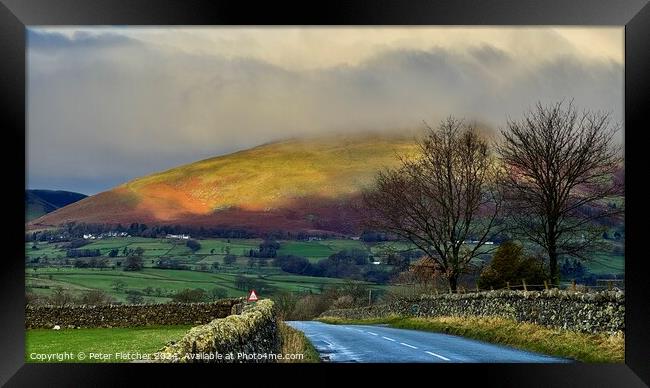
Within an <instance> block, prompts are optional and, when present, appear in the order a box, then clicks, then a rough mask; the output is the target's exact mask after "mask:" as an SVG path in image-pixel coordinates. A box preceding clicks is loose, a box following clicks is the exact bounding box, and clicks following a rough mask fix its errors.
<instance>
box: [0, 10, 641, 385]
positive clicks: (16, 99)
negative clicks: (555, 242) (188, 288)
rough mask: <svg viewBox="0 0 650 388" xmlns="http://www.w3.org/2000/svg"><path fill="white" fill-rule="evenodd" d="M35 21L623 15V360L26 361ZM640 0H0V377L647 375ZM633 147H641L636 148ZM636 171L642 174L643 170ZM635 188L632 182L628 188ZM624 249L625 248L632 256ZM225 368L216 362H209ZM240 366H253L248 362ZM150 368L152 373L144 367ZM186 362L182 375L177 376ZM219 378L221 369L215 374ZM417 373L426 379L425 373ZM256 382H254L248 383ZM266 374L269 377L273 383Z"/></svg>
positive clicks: (605, 19)
mask: <svg viewBox="0 0 650 388" xmlns="http://www.w3.org/2000/svg"><path fill="white" fill-rule="evenodd" d="M36 25H608V26H625V143H626V178H627V179H626V206H627V208H628V209H633V210H632V211H628V212H627V214H626V247H625V250H626V251H625V257H626V263H625V283H626V316H625V319H626V341H625V342H626V343H625V364H581V363H574V364H549V365H546V364H544V365H542V364H453V365H452V364H436V365H422V364H420V365H405V364H391V365H381V366H380V367H379V368H378V367H377V365H340V364H338V365H334V364H323V365H304V364H301V365H295V364H294V365H286V364H280V365H265V366H259V365H255V366H254V368H255V369H251V368H252V367H251V366H250V365H233V366H230V367H223V366H221V367H216V366H207V365H185V366H183V365H159V364H147V365H144V364H111V365H99V364H90V365H78V364H56V365H45V364H26V363H25V362H24V336H25V328H24V286H25V285H24V280H25V276H24V271H25V267H24V260H23V259H22V257H23V255H24V244H23V241H24V235H23V231H22V230H21V228H20V227H19V226H18V225H19V224H20V225H22V226H23V227H24V209H22V208H20V207H18V206H16V205H15V204H17V203H20V202H19V201H24V188H23V187H22V186H24V183H25V175H24V172H23V171H22V170H21V169H20V168H21V167H24V163H25V135H26V115H25V109H26V106H25V104H26V87H25V86H26V83H25V71H26V70H25V42H26V29H25V27H26V26H36ZM649 47H650V5H648V1H647V0H625V1H620V0H619V1H608V0H572V1H565V0H546V1H538V0H491V1H479V0H456V1H444V2H443V1H431V0H430V1H423V0H410V1H399V0H390V1H388V0H376V1H373V2H369V1H363V0H354V1H346V2H340V3H336V2H325V1H319V2H302V3H299V4H282V3H279V2H259V3H257V4H251V3H249V2H242V1H239V2H237V1H203V0H202V1H174V0H158V1H155V2H152V1H148V0H130V1H128V0H124V1H118V0H85V1H75V0H56V1H54V0H49V1H48V0H0V53H1V54H0V58H1V60H0V67H1V68H2V71H0V106H2V113H3V114H2V118H3V122H4V124H3V126H2V128H3V131H2V133H3V135H4V136H3V140H4V146H5V147H4V152H3V158H4V159H5V163H4V166H6V168H5V169H4V172H5V177H6V176H8V179H9V180H10V182H8V183H7V184H8V187H6V188H5V193H4V194H5V198H6V201H7V202H6V203H7V205H8V206H6V207H5V210H6V211H5V214H6V217H7V216H8V217H10V222H8V227H7V229H6V232H5V235H6V236H9V237H8V239H10V240H11V241H12V242H13V243H12V244H11V249H5V250H4V253H5V255H4V257H3V263H2V266H1V267H0V276H1V278H2V281H0V300H1V304H0V331H1V334H0V350H2V357H1V358H0V385H2V384H5V383H6V384H7V386H16V387H23V386H40V385H41V383H42V384H44V385H47V386H66V387H73V386H75V387H76V386H87V385H91V386H101V385H110V386H116V385H128V383H132V384H135V383H136V381H137V379H138V376H139V375H141V374H143V373H147V375H148V376H147V379H148V380H147V383H148V384H147V385H154V384H155V380H159V381H162V382H170V381H171V380H169V379H170V378H171V377H173V376H178V375H179V374H181V373H182V374H183V376H184V377H183V380H185V381H186V385H188V384H195V383H196V384H199V383H198V377H199V375H203V376H201V377H207V378H208V380H207V381H208V382H209V383H211V384H212V383H215V384H216V383H217V382H220V381H224V382H225V381H226V380H227V378H226V377H228V376H226V375H229V376H230V377H231V378H235V379H240V381H241V382H242V383H251V382H253V381H255V380H257V382H268V383H270V385H271V386H274V385H278V384H282V385H284V384H288V383H291V382H292V381H294V382H297V383H300V384H308V383H309V381H312V380H317V382H318V383H321V384H325V383H329V384H335V383H339V382H340V381H341V378H340V377H339V375H338V374H336V373H332V372H340V371H342V372H349V373H352V374H354V375H355V376H356V377H361V378H362V379H363V380H364V385H368V384H369V383H371V382H373V381H377V382H381V381H386V380H385V379H386V377H387V376H389V377H396V378H397V379H398V380H400V379H401V380H402V381H403V382H404V383H408V384H415V383H416V381H418V379H420V378H424V379H431V380H428V381H432V382H433V381H437V382H439V383H440V384H445V383H444V381H445V380H447V379H450V378H451V379H452V380H449V381H453V384H454V385H458V384H461V385H463V384H466V383H469V382H476V383H478V384H482V385H486V384H487V385H497V386H501V387H506V386H517V387H521V386H526V387H534V386H540V387H551V386H556V385H565V386H589V387H597V386H623V387H636V386H640V387H642V386H645V385H648V384H650V362H649V360H650V351H649V350H648V345H650V334H649V331H648V330H647V327H646V326H647V325H648V323H650V303H648V289H649V288H650V287H649V286H648V281H647V276H648V272H647V271H644V269H645V268H644V264H645V263H644V259H645V258H644V257H643V252H642V244H643V242H642V241H641V240H640V239H642V238H643V229H641V227H640V225H642V221H643V220H644V218H645V217H644V215H645V214H644V212H643V211H641V210H642V209H643V204H642V203H641V201H640V200H638V199H637V198H639V197H641V195H642V194H641V193H642V191H640V190H642V188H641V184H642V183H641V182H643V181H642V180H635V178H632V179H630V177H634V176H637V177H638V178H642V177H643V175H644V174H643V171H645V170H646V168H645V166H646V165H647V163H643V162H644V160H643V159H642V154H640V153H639V152H635V151H634V147H635V146H638V145H643V144H644V139H643V131H644V130H646V131H647V128H648V125H647V124H646V122H645V120H644V118H645V117H644V116H645V115H644V114H645V111H646V110H647V109H648V108H647V107H648V106H650V104H649V103H650V101H649V99H648V94H649V93H648V91H649V90H650V76H649V73H650V71H648V70H650V50H649V49H648V48H649ZM641 152H643V151H641ZM645 175H646V176H647V174H645ZM635 188H636V189H635ZM631 258H635V259H631ZM216 368H225V369H224V370H218V369H217V370H215V369H216ZM249 371H254V373H250V372H249ZM151 372H154V373H151ZM187 372H189V373H190V376H192V379H191V380H188V377H187V376H188V375H187ZM222 379H223V380H222ZM425 381H427V380H425ZM257 382H256V383H257ZM273 382H275V383H273Z"/></svg>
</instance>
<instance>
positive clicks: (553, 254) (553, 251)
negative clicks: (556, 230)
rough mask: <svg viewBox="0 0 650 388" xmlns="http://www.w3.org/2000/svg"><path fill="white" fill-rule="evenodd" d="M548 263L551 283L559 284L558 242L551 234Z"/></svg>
mask: <svg viewBox="0 0 650 388" xmlns="http://www.w3.org/2000/svg"><path fill="white" fill-rule="evenodd" d="M548 265H549V270H550V275H551V283H552V284H555V285H557V284H559V283H560V277H559V276H558V271H557V244H556V241H555V237H554V236H551V237H550V238H549V243H548Z"/></svg>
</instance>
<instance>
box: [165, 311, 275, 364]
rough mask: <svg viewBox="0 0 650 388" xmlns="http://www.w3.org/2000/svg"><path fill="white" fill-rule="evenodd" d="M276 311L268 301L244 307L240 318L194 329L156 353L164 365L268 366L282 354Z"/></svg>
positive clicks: (233, 317) (215, 322) (234, 316)
mask: <svg viewBox="0 0 650 388" xmlns="http://www.w3.org/2000/svg"><path fill="white" fill-rule="evenodd" d="M280 345H281V340H280V336H279V331H278V327H277V317H276V310H275V307H274V305H273V302H272V301H271V300H269V299H264V300H260V301H258V302H256V303H253V304H247V305H245V306H244V308H243V311H242V313H241V314H240V315H231V316H229V317H226V318H222V319H215V320H214V321H212V322H210V323H208V324H205V325H201V326H197V327H193V328H192V329H190V330H189V331H188V332H187V333H186V334H185V336H184V337H183V338H182V339H181V340H180V341H178V342H177V343H174V344H170V345H168V346H166V347H165V348H163V349H162V350H161V351H160V352H158V353H157V355H156V356H157V359H158V360H159V361H162V362H175V363H244V362H246V363H267V362H275V361H276V360H275V359H274V358H273V357H274V355H277V354H278V353H279V352H280Z"/></svg>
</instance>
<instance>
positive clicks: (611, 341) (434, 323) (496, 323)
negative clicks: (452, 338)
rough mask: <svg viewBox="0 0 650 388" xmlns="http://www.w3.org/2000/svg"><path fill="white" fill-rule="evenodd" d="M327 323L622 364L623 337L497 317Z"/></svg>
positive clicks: (327, 319) (333, 320)
mask: <svg viewBox="0 0 650 388" xmlns="http://www.w3.org/2000/svg"><path fill="white" fill-rule="evenodd" d="M318 320H319V321H321V322H325V323H330V324H380V323H381V324H388V325H389V326H391V327H395V328H400V329H414V330H423V331H434V332H440V333H447V334H453V335H459V336H463V337H468V338H474V339H477V340H481V341H486V342H491V343H496V344H501V345H507V346H511V347H514V348H517V349H521V350H527V351H532V352H537V353H543V354H548V355H552V356H557V357H564V358H570V359H573V360H577V361H582V362H596V363H620V362H624V361H625V336H624V334H623V333H622V332H619V333H616V334H608V333H599V334H588V333H581V332H575V331H569V330H560V329H552V328H548V327H544V326H540V325H536V324H532V323H522V322H517V321H514V320H510V319H505V318H499V317H436V318H404V317H397V316H393V317H388V318H373V319H363V320H346V319H341V318H335V317H323V318H319V319H318Z"/></svg>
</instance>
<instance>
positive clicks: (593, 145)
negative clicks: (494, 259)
mask: <svg viewBox="0 0 650 388" xmlns="http://www.w3.org/2000/svg"><path fill="white" fill-rule="evenodd" d="M618 129H619V128H618V126H617V125H612V123H611V120H610V117H609V115H608V114H606V113H600V112H590V111H585V112H582V113H579V112H578V111H577V110H576V108H575V107H574V106H573V104H572V103H571V102H569V103H566V102H558V103H555V104H551V105H542V104H541V103H538V104H537V105H536V107H535V109H533V110H531V111H530V112H528V113H527V114H526V115H524V117H523V119H521V120H519V121H516V120H509V122H508V124H507V128H506V129H505V130H502V131H501V135H502V137H503V140H502V141H501V142H500V143H499V146H498V153H499V155H500V156H501V159H502V162H503V165H504V169H505V174H504V179H503V182H502V183H503V186H502V187H503V188H504V192H505V199H506V202H505V203H506V204H507V205H508V206H507V207H506V208H507V209H508V210H509V211H508V218H509V220H511V221H512V222H514V225H515V226H516V228H515V229H514V230H515V231H517V232H520V233H521V234H522V235H523V236H524V237H525V238H527V239H528V240H530V241H532V242H534V243H536V244H538V245H539V246H540V247H542V248H543V249H544V250H545V251H546V253H547V255H548V261H549V272H550V277H551V279H552V280H553V281H554V282H557V281H558V280H559V276H558V275H559V274H558V265H557V262H558V257H559V256H560V255H573V256H579V257H584V256H585V255H586V254H587V252H589V248H590V247H593V246H594V244H595V243H596V242H597V241H598V240H600V239H601V236H602V230H598V229H597V228H595V227H594V226H595V225H596V224H595V221H596V220H597V219H599V218H602V217H608V216H613V215H615V214H617V213H620V212H621V211H622V210H621V209H622V207H621V206H620V204H619V206H612V203H613V202H611V201H612V200H614V199H615V196H617V195H620V194H622V192H623V182H622V179H617V176H616V173H617V172H618V170H619V169H620V168H621V167H622V166H621V163H622V152H621V147H620V146H616V145H615V144H614V141H613V140H614V139H613V138H614V135H615V133H616V131H617V130H618Z"/></svg>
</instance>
